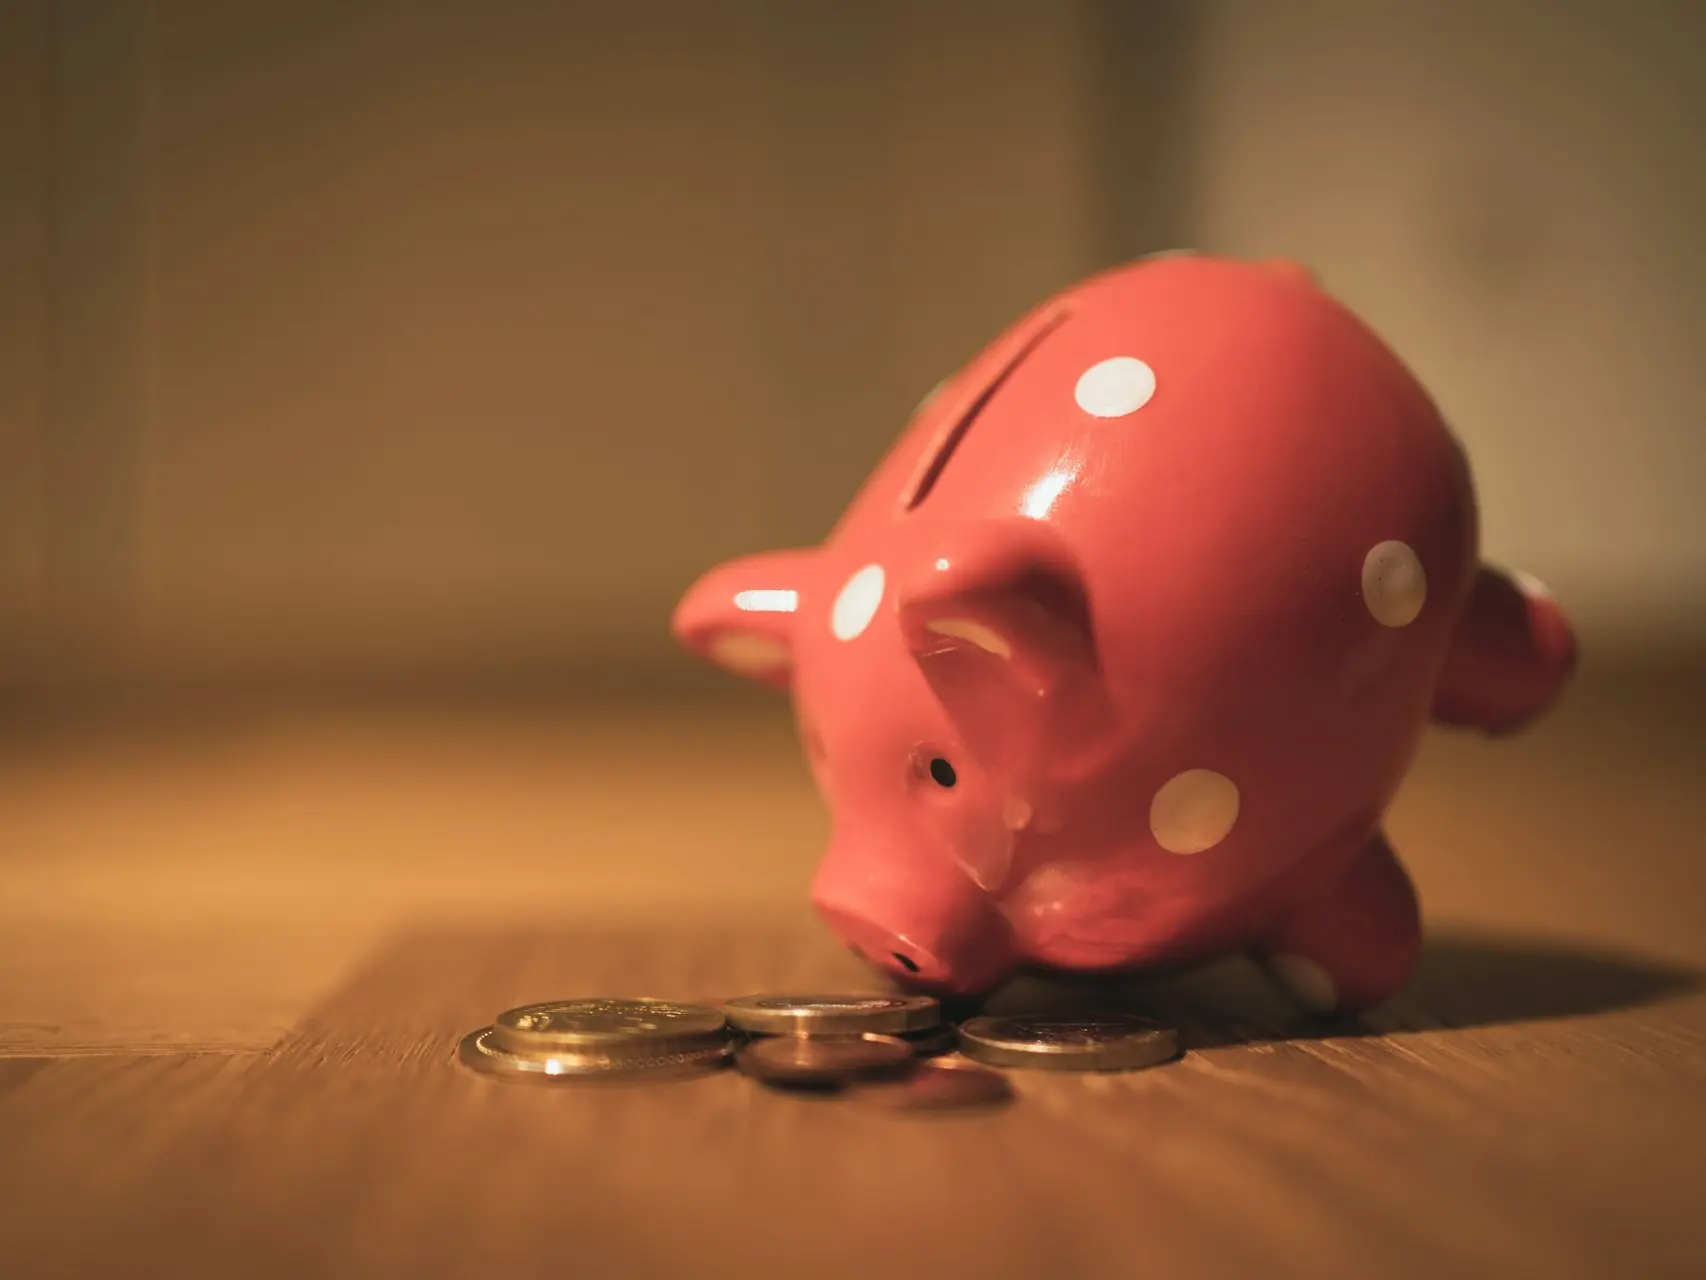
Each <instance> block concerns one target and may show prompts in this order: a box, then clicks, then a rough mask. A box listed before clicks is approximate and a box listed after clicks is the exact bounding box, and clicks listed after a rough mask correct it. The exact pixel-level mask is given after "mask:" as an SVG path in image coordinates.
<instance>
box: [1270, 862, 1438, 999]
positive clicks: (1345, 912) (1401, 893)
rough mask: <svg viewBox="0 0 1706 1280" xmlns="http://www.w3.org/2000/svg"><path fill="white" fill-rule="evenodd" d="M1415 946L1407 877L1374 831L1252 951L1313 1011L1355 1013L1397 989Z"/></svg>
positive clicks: (1416, 926)
mask: <svg viewBox="0 0 1706 1280" xmlns="http://www.w3.org/2000/svg"><path fill="white" fill-rule="evenodd" d="M1420 949H1421V913H1420V911H1419V909H1418V907H1417V903H1416V891H1415V888H1414V887H1413V886H1412V885H1411V883H1410V877H1409V875H1408V873H1406V872H1405V870H1404V868H1403V867H1402V866H1400V865H1399V863H1398V859H1397V857H1396V856H1395V855H1394V854H1393V852H1392V846H1391V845H1389V844H1387V843H1386V837H1385V836H1384V835H1383V834H1381V833H1380V832H1378V831H1377V832H1376V833H1375V834H1374V835H1373V836H1372V837H1371V838H1370V839H1369V842H1368V843H1367V844H1366V845H1364V846H1363V849H1362V852H1361V853H1359V854H1358V855H1357V856H1356V859H1355V860H1354V861H1353V862H1352V863H1351V865H1350V868H1349V869H1348V870H1347V871H1346V872H1345V874H1344V875H1343V876H1342V877H1340V878H1339V879H1338V880H1336V881H1334V882H1333V883H1332V884H1331V885H1330V886H1329V887H1328V888H1327V889H1326V891H1325V892H1323V893H1321V894H1319V895H1318V896H1316V897H1314V898H1311V899H1310V900H1309V901H1308V902H1306V903H1305V904H1304V906H1303V907H1302V909H1301V910H1299V911H1298V912H1297V913H1296V914H1294V915H1292V916H1291V917H1290V918H1289V919H1287V920H1286V921H1285V922H1284V924H1282V925H1281V926H1280V928H1279V930H1278V931H1277V932H1276V933H1275V934H1274V935H1273V936H1272V937H1270V938H1268V939H1267V940H1266V941H1265V942H1264V943H1263V944H1262V945H1261V946H1260V947H1259V948H1257V949H1256V953H1255V954H1256V958H1257V959H1258V960H1259V961H1260V962H1261V963H1262V964H1263V965H1264V966H1265V967H1266V968H1267V969H1268V971H1269V972H1270V973H1272V974H1273V976H1274V977H1275V978H1277V979H1278V980H1279V983H1280V985H1281V986H1283V987H1284V988H1285V989H1286V991H1287V992H1288V993H1289V994H1290V995H1291V996H1292V998H1293V999H1295V1000H1296V1001H1297V1002H1298V1003H1299V1004H1300V1005H1302V1006H1303V1007H1304V1008H1306V1009H1308V1010H1310V1011H1311V1012H1313V1013H1355V1012H1358V1011H1360V1010H1364V1009H1369V1008H1372V1007H1373V1006H1375V1005H1377V1004H1380V1003H1381V1002H1382V1001H1384V1000H1385V999H1387V998H1388V997H1389V996H1391V995H1393V994H1394V993H1395V992H1397V990H1398V988H1399V987H1401V986H1403V985H1404V983H1405V981H1406V980H1407V979H1408V978H1409V976H1410V972H1411V970H1412V969H1413V968H1414V967H1415V964H1416V956H1417V953H1418V952H1419V951H1420Z"/></svg>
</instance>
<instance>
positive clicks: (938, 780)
mask: <svg viewBox="0 0 1706 1280" xmlns="http://www.w3.org/2000/svg"><path fill="white" fill-rule="evenodd" d="M930 778H931V780H932V781H933V782H935V784H936V785H937V786H939V787H951V786H953V785H954V784H955V783H956V782H958V781H959V780H960V776H959V774H957V773H955V772H954V766H953V765H951V764H949V763H948V762H947V761H946V760H944V759H943V758H942V757H941V756H936V757H934V758H933V759H932V760H931V761H930Z"/></svg>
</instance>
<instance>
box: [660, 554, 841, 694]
mask: <svg viewBox="0 0 1706 1280" xmlns="http://www.w3.org/2000/svg"><path fill="white" fill-rule="evenodd" d="M814 555H815V553H814V552H812V551H809V550H797V551H770V552H766V553H764V554H763V555H756V556H743V557H742V558H741V559H739V560H730V561H728V562H727V563H725V564H720V565H718V566H717V567H716V568H715V569H712V570H711V571H710V572H709V573H707V574H705V575H704V576H703V577H702V578H700V579H699V580H698V581H697V582H695V583H694V584H693V585H692V586H691V587H690V588H688V591H687V594H686V595H684V596H683V597H682V598H681V603H680V604H678V605H676V607H675V614H674V616H673V617H672V618H671V619H670V630H671V632H673V633H674V635H675V638H676V640H677V641H678V642H679V643H680V644H681V645H682V646H683V647H684V648H687V649H689V650H691V651H692V652H694V653H696V654H698V655H699V656H700V657H701V658H704V659H706V660H707V661H709V662H712V663H715V664H716V665H717V666H719V667H722V668H723V669H724V670H726V671H732V672H734V673H735V674H736V675H741V676H745V677H747V678H748V679H751V680H757V681H758V682H760V683H761V684H768V685H771V686H774V687H775V688H779V689H785V688H787V687H788V685H789V683H790V682H791V681H792V679H793V673H794V630H795V627H796V625H797V619H798V617H799V603H800V592H801V589H802V586H803V584H804V583H805V581H806V579H807V577H808V576H809V573H810V570H811V564H812V559H813V556H814Z"/></svg>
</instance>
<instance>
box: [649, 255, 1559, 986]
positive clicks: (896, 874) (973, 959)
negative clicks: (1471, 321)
mask: <svg viewBox="0 0 1706 1280" xmlns="http://www.w3.org/2000/svg"><path fill="white" fill-rule="evenodd" d="M673 630H674V632H675V635H676V637H677V639H678V640H679V641H680V642H681V643H682V644H684V645H685V646H687V647H688V648H689V649H691V650H693V651H694V652H696V653H698V654H700V655H703V656H704V657H705V658H707V659H709V660H710V661H711V662H714V663H717V664H719V665H721V666H723V667H725V668H727V669H729V670H731V671H734V672H737V673H739V674H741V675H743V676H747V677H750V678H752V679H754V680H758V681H761V682H763V683H766V684H769V685H772V686H775V687H777V688H781V689H787V690H790V691H791V693H792V697H793V703H794V707H795V709H796V713H797V719H798V723H799V728H800V733H801V737H802V739H803V742H804V745H805V749H806V751H807V753H808V755H809V757H810V761H811V766H812V770H813V774H814V776H815V778H816V780H817V783H818V785H819V787H820V788H821V790H822V792H823V794H824V797H825V799H826V801H827V803H828V805H829V808H830V810H831V813H832V815H833V819H834V835H833V838H832V840H831V842H830V846H829V849H828V851H827V852H826V854H825V856H824V858H823V861H822V863H821V866H820V868H819V870H818V872H817V875H816V879H815V882H814V886H813V895H812V896H813V901H814V903H815V905H816V907H817V910H818V911H819V913H820V914H821V915H822V916H823V917H824V918H825V919H826V920H827V922H828V923H829V925H830V927H831V928H832V929H833V930H834V931H835V932H836V934H837V935H838V936H839V937H840V938H841V939H842V940H843V941H844V942H845V943H846V944H847V945H848V946H850V947H851V948H853V949H854V950H855V951H856V952H858V953H859V954H860V955H861V956H863V957H865V958H866V959H867V960H868V961H869V962H870V963H872V964H874V965H876V966H878V967H879V968H881V969H883V970H885V971H887V972H888V973H889V974H890V975H891V976H892V977H893V978H894V979H896V980H898V981H899V982H900V983H901V984H902V985H904V986H909V987H913V988H917V989H922V990H926V991H936V992H939V993H943V994H978V993H985V992H988V991H990V990H992V989H993V988H995V987H996V986H998V985H999V984H1000V983H1002V982H1003V981H1004V980H1005V979H1007V978H1008V977H1010V976H1012V975H1013V974H1015V973H1016V972H1017V971H1019V970H1020V969H1023V968H1030V969H1043V970H1055V971H1077V972H1090V971H1104V972H1105V971H1126V970H1140V969H1149V968H1156V969H1173V968H1178V967H1182V966H1188V965H1192V964H1196V963H1200V962H1205V961H1208V960H1211V959H1215V958H1217V957H1220V956H1223V955H1226V954H1229V953H1233V952H1248V953H1249V954H1251V955H1253V956H1254V957H1256V959H1258V960H1259V961H1260V962H1261V963H1263V964H1264V965H1266V967H1267V968H1268V969H1269V971H1270V972H1272V973H1273V975H1274V976H1275V977H1276V978H1277V979H1278V980H1279V981H1280V982H1281V984H1282V985H1283V986H1284V987H1285V988H1286V989H1287V990H1288V991H1289V992H1290V993H1291V994H1292V996H1293V997H1294V998H1295V999H1296V1000H1297V1001H1298V1002H1299V1003H1301V1004H1302V1005H1304V1006H1305V1007H1307V1008H1309V1009H1312V1010H1315V1011H1319V1012H1328V1011H1335V1010H1337V1011H1351V1010H1357V1009H1362V1008H1367V1007H1369V1006H1371V1005H1373V1004H1376V1003H1379V1002H1380V1001H1382V1000H1384V999H1386V998H1387V997H1388V996H1389V995H1391V994H1392V993H1393V992H1395V991H1396V990H1397V989H1398V988H1399V987H1400V986H1401V985H1402V984H1403V983H1404V981H1405V980H1406V979H1407V978H1408V976H1409V974H1410V971H1411V969H1412V967H1413V965H1414V963H1415V960H1416V956H1417V952H1418V950H1419V945H1420V921H1419V913H1418V908H1417V902H1416V895H1415V892H1414V889H1413V888H1412V886H1411V883H1410V879H1409V877H1408V875H1407V874H1406V873H1405V871H1404V869H1403V867H1402V866H1401V865H1400V864H1399V862H1398V860H1397V858H1396V857H1395V856H1394V854H1393V851H1392V848H1391V846H1390V845H1389V844H1388V843H1387V841H1386V839H1385V837H1384V835H1383V834H1382V831H1381V821H1382V816H1383V813H1384V811H1385V810H1386V808H1387V807H1388V805H1389V804H1390V802H1391V801H1392V798H1393V796H1394V794H1395V792H1396V791H1397V789H1398V787H1399V785H1400V783H1401V782H1402V780H1403V777H1404V775H1405V772H1406V770H1407V769H1408V767H1409V765H1410V763H1411V761H1412V758H1413V756H1414V753H1415V751H1416V749H1417V746H1418V743H1419V741H1420V739H1421V737H1422V734H1423V732H1424V730H1425V729H1426V727H1427V725H1428V724H1429V722H1430V721H1433V722H1437V723H1441V724H1446V725H1454V726H1463V727H1474V728H1479V729H1481V730H1483V731H1487V732H1492V733H1501V732H1505V731H1508V730H1511V729H1514V728H1517V727H1519V726H1521V725H1523V724H1524V723H1525V722H1527V721H1528V720H1530V719H1531V718H1532V717H1533V716H1535V715H1536V714H1538V713H1539V712H1540V711H1542V710H1543V709H1544V708H1545V707H1546V706H1547V705H1548V704H1549V703H1550V702H1551V701H1552V700H1553V699H1554V698H1555V697H1556V696H1557V695H1558V693H1559V692H1560V690H1561V689H1562V687H1563V685H1564V684H1565V682H1566V681H1567V680H1568V679H1569V677H1570V675H1571V673H1572V670H1573V668H1574V665H1575V642H1574V639H1573V636H1572V633H1571V630H1570V627H1569V624H1568V622H1567V620H1566V619H1565V617H1564V615H1563V614H1562V612H1561V611H1560V610H1559V608H1558V606H1557V605H1556V604H1555V603H1554V602H1553V601H1552V599H1551V598H1550V597H1549V596H1548V595H1547V594H1546V593H1545V592H1544V590H1543V589H1541V588H1540V587H1539V586H1538V584H1535V583H1533V582H1532V581H1529V580H1526V579H1523V578H1520V577H1512V576H1508V575H1506V574H1505V573H1502V572H1500V571H1499V570H1497V569H1495V568H1493V567H1491V566H1489V565H1487V564H1484V563H1482V562H1481V561H1480V559H1479V551H1478V534H1477V517H1476V504H1475V495H1474V488H1473V484H1472V481H1471V477H1470V472H1469V467H1468V463H1467V460H1466V458H1465V456H1464V453H1463V450H1462V448H1461V446H1460V445H1459V444H1458V442H1457V440H1456V439H1455V438H1454V436H1453V435H1452V433H1451V431H1450V430H1449V429H1448V428H1447V427H1446V425H1445V424H1444V422H1443V421H1442V420H1441V418H1440V415H1439V412H1438V410H1437V409H1436V408H1435V407H1434V405H1433V403H1432V402H1431V400H1430V399H1429V397H1428V395H1427V393H1426V392H1425V391H1424V390H1423V389H1422V387H1421V386H1420V385H1418V383H1417V381H1416V379H1415V378H1414V377H1413V376H1412V375H1411V373H1410V372H1409V371H1408V369H1407V368H1406V367H1405V366H1404V365H1403V364H1402V363H1401V362H1400V361H1399V360H1398V358H1397V357H1396V356H1394V355H1393V354H1392V352H1391V351H1390V350H1389V349H1388V348H1387V347H1386V346H1385V345H1384V344H1383V343H1382V342H1381V340H1380V339H1379V338H1377V337H1376V336H1375V335H1374V334H1373V333H1372V332H1371V331H1370V330H1369V329H1368V328H1367V327H1365V325H1364V324H1363V323H1362V322H1361V321H1359V320H1358V319H1357V318H1356V317H1355V316H1354V315H1352V314H1351V313H1350V312H1349V311H1348V310H1346V309H1345V308H1344V307H1343V306H1342V305H1340V304H1339V303H1337V302H1336V301H1335V300H1333V299H1332V298H1330V297H1329V296H1327V295H1326V294H1325V293H1324V292H1322V291H1321V290H1319V289H1318V288H1317V287H1316V286H1315V284H1314V283H1313V282H1312V280H1311V279H1310V278H1309V276H1308V275H1307V273H1305V272H1303V271H1302V270H1300V269H1298V268H1295V267H1292V266H1290V265H1289V264H1284V263H1246V262H1239V261H1231V260H1225V259H1220V258H1213V257H1202V256H1189V255H1185V256H1177V255H1174V256H1165V257H1161V258H1155V259H1146V260H1143V261H1140V262H1137V263H1135V264H1132V265H1127V266H1123V267H1120V268H1117V269H1114V270H1110V271H1107V272H1104V273H1102V274H1100V275H1097V276H1094V277H1092V278H1091V279H1089V280H1087V281H1085V282H1084V283H1082V284H1080V285H1078V286H1076V287H1074V288H1072V289H1069V290H1067V291H1066V292H1064V293H1062V294H1060V295H1058V296H1057V297H1054V298H1052V299H1050V300H1049V301H1047V302H1045V303H1044V304H1043V305H1042V306H1040V307H1038V308H1037V309H1036V310H1034V311H1032V312H1031V313H1030V314H1028V315H1026V316H1025V317H1024V318H1023V319H1021V320H1020V321H1019V322H1018V323H1017V324H1016V325H1014V326H1013V327H1012V328H1011V329H1009V330H1008V331H1007V332H1006V333H1005V334H1003V335H1002V336H1001V337H999V338H998V339H997V340H996V341H995V342H994V343H993V344H992V345H990V346H989V347H988V348H987V349H985V350H984V351H983V352H982V353H981V354H980V355H978V356H977V357H976V358H975V359H974V360H972V361H971V362H970V363H969V364H968V365H966V366H965V367H964V368H963V369H961V370H960V371H959V372H958V373H957V374H955V375H954V376H953V377H951V378H950V379H949V380H948V381H946V382H945V383H944V384H943V385H942V386H941V387H940V388H939V389H938V390H937V391H936V392H935V393H934V394H933V395H932V396H931V397H930V398H929V399H928V400H927V401H926V402H925V404H923V405H922V406H921V407H920V408H919V410H918V411H917V413H916V415H915V417H914V419H913V421H912V422H911V423H910V424H909V425H908V427H907V428H906V430H905V432H904V433H903V434H902V435H901V437H900V440H899V441H898V443H897V444H896V445H895V446H894V447H893V449H892V450H891V451H890V452H889V454H888V455H887V457H886V458H885V459H884V460H883V461H882V463H881V464H880V465H879V466H878V468H877V470H876V472H875V474H873V475H872V476H871V478H870V479H869V481H867V483H866V484H865V486H864V488H863V490H862V491H861V492H860V493H859V494H858V496H857V498H856V499H855V500H854V502H853V505H852V506H851V507H850V508H849V509H848V511H847V512H846V514H845V515H844V516H843V517H842V519H841V521H840V523H839V524H837V525H836V526H835V528H834V530H833V531H832V532H831V534H830V535H829V537H828V539H827V540H826V541H825V542H824V543H823V544H822V545H821V546H817V547H813V548H809V549H798V550H784V551H775V552H771V553H768V554H762V555H754V556H751V557H747V558H743V559H739V560H735V561H732V562H730V563H727V564H724V565H722V566H720V567H718V568H716V569H713V570H712V571H710V572H709V573H707V574H706V575H705V576H704V577H703V578H701V579H700V580H699V581H698V582H697V583H696V584H695V585H694V586H693V587H692V589H691V590H690V591H689V592H688V593H687V595H686V596H685V598H684V599H683V600H682V601H681V603H680V604H679V606H678V607H677V610H676V613H675V617H674V620H673Z"/></svg>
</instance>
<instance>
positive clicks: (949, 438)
mask: <svg viewBox="0 0 1706 1280" xmlns="http://www.w3.org/2000/svg"><path fill="white" fill-rule="evenodd" d="M1071 314H1072V313H1071V311H1069V310H1068V309H1066V308H1062V309H1061V310H1059V311H1056V312H1054V313H1053V314H1052V315H1049V316H1046V317H1044V318H1043V320H1042V321H1041V322H1040V323H1039V324H1038V326H1037V328H1036V330H1035V332H1033V333H1031V334H1030V335H1029V336H1028V337H1026V338H1024V339H1023V340H1022V341H1021V342H1020V344H1019V349H1018V350H1017V351H1015V352H1014V353H1013V354H1012V355H1011V356H1010V357H1008V359H1007V362H1006V363H1005V364H1003V365H1002V366H1001V369H1000V371H999V372H997V373H996V375H995V376H994V377H993V378H991V379H990V381H989V385H988V386H986V387H984V389H983V390H982V391H980V392H978V394H977V398H976V399H974V400H973V401H972V402H971V403H970V404H968V405H967V406H966V407H965V411H964V412H963V413H961V414H960V416H959V417H958V418H957V419H955V420H954V421H952V422H951V423H950V424H949V425H948V426H947V427H946V428H944V429H943V431H942V433H941V434H940V435H939V436H938V437H937V438H936V443H935V445H934V447H933V448H932V449H931V450H930V451H929V453H928V455H927V456H928V458H929V461H928V462H926V463H925V465H924V468H923V470H922V471H920V472H919V473H918V479H917V481H916V482H915V483H914V484H913V486H912V489H911V492H910V494H909V495H908V497H907V499H906V504H905V506H904V507H903V508H902V509H903V510H905V511H916V510H917V509H918V508H919V506H920V505H922V504H923V502H924V499H926V498H928V497H929V496H930V491H931V490H932V489H934V488H935V487H936V482H937V481H938V480H940V479H941V478H942V472H943V471H945V470H947V467H948V460H949V459H950V458H952V457H953V456H954V451H955V450H957V449H958V448H959V447H960V445H961V444H962V443H963V442H964V441H965V438H966V433H967V432H968V431H970V430H971V425H972V423H973V422H975V421H976V420H977V417H978V415H979V414H981V413H982V412H983V410H984V408H985V407H986V406H987V405H988V404H989V402H990V401H991V400H992V399H994V397H995V393H996V392H997V391H999V390H1000V389H1001V385H1002V383H1004V382H1006V381H1007V379H1008V378H1010V377H1012V376H1013V374H1014V372H1015V371H1016V370H1017V369H1018V368H1019V366H1020V365H1021V364H1023V363H1024V362H1025V359H1026V357H1028V356H1029V355H1030V354H1031V353H1032V352H1033V351H1035V350H1036V349H1037V348H1038V347H1039V346H1041V345H1042V342H1043V339H1044V338H1046V337H1048V336H1049V334H1051V333H1053V332H1054V331H1055V330H1056V329H1058V328H1059V327H1060V326H1061V324H1062V322H1064V321H1065V320H1066V318H1067V316H1069V315H1071Z"/></svg>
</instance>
